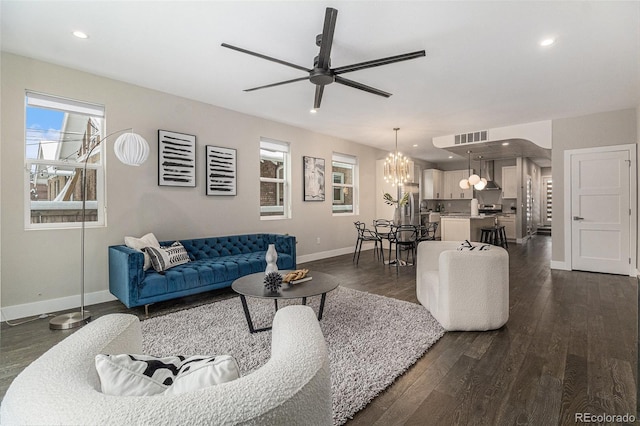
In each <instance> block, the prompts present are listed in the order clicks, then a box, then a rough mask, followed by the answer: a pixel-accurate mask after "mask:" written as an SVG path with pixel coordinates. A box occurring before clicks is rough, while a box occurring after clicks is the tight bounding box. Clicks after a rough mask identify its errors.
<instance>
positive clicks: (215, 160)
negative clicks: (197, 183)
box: [206, 145, 237, 195]
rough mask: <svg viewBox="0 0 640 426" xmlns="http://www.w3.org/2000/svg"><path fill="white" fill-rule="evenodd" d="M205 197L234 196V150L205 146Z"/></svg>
mask: <svg viewBox="0 0 640 426" xmlns="http://www.w3.org/2000/svg"><path fill="white" fill-rule="evenodd" d="M206 148H207V149H206V158H207V160H206V161H207V195H236V181H237V176H236V173H237V167H236V150H235V149H232V148H222V147H219V146H211V145H207V147H206Z"/></svg>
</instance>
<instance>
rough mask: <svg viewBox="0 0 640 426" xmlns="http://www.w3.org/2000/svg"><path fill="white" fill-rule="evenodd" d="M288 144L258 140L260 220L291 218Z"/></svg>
mask: <svg viewBox="0 0 640 426" xmlns="http://www.w3.org/2000/svg"><path fill="white" fill-rule="evenodd" d="M289 164H290V154H289V144H288V143H285V142H278V141H273V140H268V139H260V218H261V219H286V218H289V217H291V208H290V202H289V200H290V199H291V196H290V195H291V193H290V185H289V180H290V175H291V172H290V169H289Z"/></svg>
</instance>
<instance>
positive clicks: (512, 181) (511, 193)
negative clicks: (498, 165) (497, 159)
mask: <svg viewBox="0 0 640 426" xmlns="http://www.w3.org/2000/svg"><path fill="white" fill-rule="evenodd" d="M502 198H518V176H517V175H516V166H505V167H503V168H502Z"/></svg>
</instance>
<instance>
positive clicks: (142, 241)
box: [124, 232, 160, 271]
mask: <svg viewBox="0 0 640 426" xmlns="http://www.w3.org/2000/svg"><path fill="white" fill-rule="evenodd" d="M124 245H126V246H127V247H129V248H132V249H134V250H138V251H142V252H143V253H144V266H143V269H144V270H145V271H146V270H147V269H149V268H150V267H151V258H150V257H149V254H147V253H146V252H144V251H143V249H144V248H146V247H158V248H159V247H160V243H159V242H158V239H157V238H156V236H155V235H153V233H151V232H149V233H148V234H146V235H143V236H142V237H140V238H136V237H124Z"/></svg>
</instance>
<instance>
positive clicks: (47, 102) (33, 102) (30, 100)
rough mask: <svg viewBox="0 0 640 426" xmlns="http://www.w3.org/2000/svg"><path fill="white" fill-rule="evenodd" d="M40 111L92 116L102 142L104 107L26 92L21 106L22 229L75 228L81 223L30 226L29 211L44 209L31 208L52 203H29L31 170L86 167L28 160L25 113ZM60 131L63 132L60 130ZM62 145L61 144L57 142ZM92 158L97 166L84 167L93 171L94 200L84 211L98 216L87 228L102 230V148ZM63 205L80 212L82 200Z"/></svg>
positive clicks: (93, 153) (71, 163)
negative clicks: (38, 168)
mask: <svg viewBox="0 0 640 426" xmlns="http://www.w3.org/2000/svg"><path fill="white" fill-rule="evenodd" d="M31 107H34V108H40V109H49V110H53V111H62V112H64V113H66V114H76V115H83V116H87V117H93V118H96V119H98V120H100V123H99V124H100V126H99V132H98V133H97V134H98V135H99V137H100V139H101V141H104V138H105V134H106V132H105V130H106V120H105V107H104V106H103V105H98V104H93V103H90V102H84V101H78V100H74V99H68V98H63V97H60V96H54V95H47V94H43V93H38V92H33V91H30V90H27V91H26V92H25V104H24V132H25V133H24V142H23V143H24V150H23V155H24V165H25V167H24V171H25V176H24V180H23V182H24V189H23V191H24V192H23V197H24V227H25V230H27V231H31V230H47V229H77V228H80V227H81V226H82V222H81V221H74V222H62V221H61V222H52V223H32V222H31V212H32V210H46V209H43V208H40V209H38V208H34V207H37V206H38V204H39V203H41V204H44V203H51V202H53V201H49V200H47V201H38V200H31V169H32V167H33V166H38V165H42V166H51V167H60V168H64V169H84V167H85V164H84V161H75V160H72V161H69V160H55V159H54V160H48V159H39V158H28V154H27V150H28V147H29V146H30V144H29V143H28V133H29V130H30V129H29V128H28V127H27V110H28V108H31ZM61 130H62V129H61ZM60 143H63V142H60ZM91 154H92V156H95V155H99V157H98V158H99V161H97V162H96V163H87V164H86V168H87V171H89V170H95V172H96V187H95V193H96V200H95V201H93V200H87V201H86V203H85V204H86V208H87V210H96V214H97V217H96V219H97V220H95V221H86V222H85V227H86V228H100V227H105V226H106V225H107V219H106V216H107V212H106V184H105V173H106V169H105V166H106V152H105V150H104V149H103V145H102V144H100V145H97V146H96V147H95V148H94V149H93V152H91ZM65 203H70V204H68V205H67V206H68V207H70V208H71V209H73V210H75V209H76V208H77V209H78V210H80V209H82V200H78V201H65Z"/></svg>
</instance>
